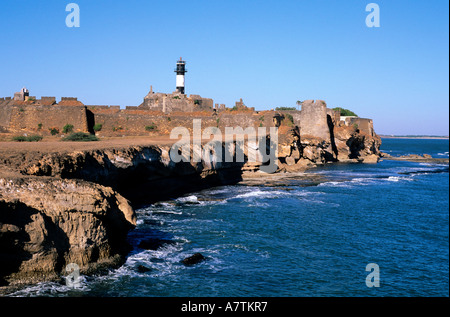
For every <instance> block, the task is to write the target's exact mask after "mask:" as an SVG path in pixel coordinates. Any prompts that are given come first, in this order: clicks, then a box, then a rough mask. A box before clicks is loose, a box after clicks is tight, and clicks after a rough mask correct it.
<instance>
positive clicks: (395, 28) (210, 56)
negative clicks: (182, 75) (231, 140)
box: [0, 0, 449, 135]
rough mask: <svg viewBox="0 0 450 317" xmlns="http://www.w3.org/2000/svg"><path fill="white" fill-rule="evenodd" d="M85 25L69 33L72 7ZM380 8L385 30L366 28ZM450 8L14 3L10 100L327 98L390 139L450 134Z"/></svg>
mask: <svg viewBox="0 0 450 317" xmlns="http://www.w3.org/2000/svg"><path fill="white" fill-rule="evenodd" d="M70 2H75V3H77V4H78V5H79V7H80V27H79V28H68V27H66V25H65V19H66V16H67V15H68V14H69V13H68V12H66V11H65V8H66V5H67V4H68V3H70ZM370 2H375V3H377V4H378V5H379V7H380V22H381V26H380V27H379V28H368V27H367V26H366V24H365V19H366V16H367V15H368V14H369V13H368V12H366V11H365V8H366V5H367V4H368V3H370ZM448 29H449V3H448V1H447V0H433V1H424V0H409V1H402V0H395V1H392V0H389V1H387V0H384V1H372V0H369V1H363V0H339V1H338V0H314V1H310V0H296V1H283V0H277V1H265V0H259V1H256V0H254V1H250V0H226V1H216V0H208V1H203V0H194V1H171V0H168V1H162V0H159V1H137V0H128V1H112V0H108V1H106V0H105V1H101V0H78V1H77V0H75V1H73V0H72V1H70V0H69V1H63V0H46V1H41V0H33V1H31V0H2V1H1V2H0V43H1V47H0V60H1V66H0V74H1V78H0V96H12V95H13V94H14V92H15V91H18V90H19V89H20V88H22V87H23V86H26V87H27V88H28V89H30V94H31V95H35V96H37V97H38V98H39V97H41V96H56V97H57V98H58V99H59V98H60V97H63V96H67V97H71V96H74V97H75V96H76V97H78V98H79V100H81V101H82V102H84V103H85V104H106V105H121V106H137V105H139V104H140V103H141V102H142V99H143V97H144V96H145V95H146V94H147V93H148V91H149V87H150V85H153V89H154V91H158V92H172V91H174V90H175V73H174V72H173V70H174V68H175V63H176V60H177V59H178V58H179V57H180V56H182V57H183V59H184V60H186V62H187V66H186V67H187V69H188V73H187V74H186V93H187V94H199V95H201V96H203V97H209V98H213V99H214V102H215V103H225V104H226V105H227V106H229V107H232V106H233V105H234V102H235V101H237V100H239V98H243V99H244V102H245V104H246V105H247V106H253V107H256V109H258V110H265V109H271V108H275V107H277V106H295V102H296V101H297V100H305V99H322V100H325V101H326V102H327V104H328V106H329V107H335V106H341V107H344V108H349V109H351V110H353V111H355V112H356V113H357V114H358V115H359V116H361V117H368V118H373V119H374V124H375V130H376V131H377V132H378V133H380V134H438V135H448V130H449V119H448V116H449V88H448V86H449V31H448Z"/></svg>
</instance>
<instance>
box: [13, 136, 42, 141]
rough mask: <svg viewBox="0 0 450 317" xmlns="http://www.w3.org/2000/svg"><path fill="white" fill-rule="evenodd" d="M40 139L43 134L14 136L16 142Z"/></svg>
mask: <svg viewBox="0 0 450 317" xmlns="http://www.w3.org/2000/svg"><path fill="white" fill-rule="evenodd" d="M40 140H42V136H40V135H30V136H23V135H19V136H15V137H13V141H16V142H39V141H40Z"/></svg>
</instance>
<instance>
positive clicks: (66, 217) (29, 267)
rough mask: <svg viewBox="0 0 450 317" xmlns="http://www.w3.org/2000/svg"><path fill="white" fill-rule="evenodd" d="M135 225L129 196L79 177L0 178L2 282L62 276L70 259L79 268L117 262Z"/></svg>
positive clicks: (90, 268) (87, 269)
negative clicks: (77, 178)
mask: <svg viewBox="0 0 450 317" xmlns="http://www.w3.org/2000/svg"><path fill="white" fill-rule="evenodd" d="M135 225H136V215H135V213H134V210H133V209H132V208H131V206H130V205H129V203H128V201H127V200H126V199H125V198H123V197H122V196H121V195H119V194H118V193H116V192H114V191H113V190H112V189H111V188H108V187H104V186H101V185H97V184H93V183H90V182H85V181H80V180H56V179H49V178H33V177H28V178H11V179H5V178H0V262H1V264H0V282H1V283H2V284H3V285H8V284H10V285H15V284H23V283H35V282H39V281H44V280H54V279H58V277H59V276H60V274H62V273H63V272H65V267H66V265H68V264H69V263H75V264H77V265H78V267H79V268H80V272H81V273H85V274H90V273H92V272H95V271H97V270H99V269H101V268H102V267H110V266H118V265H120V264H121V263H122V261H123V260H124V256H125V255H126V254H127V253H128V251H129V246H128V244H127V242H126V236H127V233H128V231H129V230H130V229H132V228H134V227H135Z"/></svg>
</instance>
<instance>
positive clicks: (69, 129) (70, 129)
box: [62, 124, 73, 133]
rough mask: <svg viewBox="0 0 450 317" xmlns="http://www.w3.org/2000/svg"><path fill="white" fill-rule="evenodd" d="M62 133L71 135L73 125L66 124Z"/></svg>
mask: <svg viewBox="0 0 450 317" xmlns="http://www.w3.org/2000/svg"><path fill="white" fill-rule="evenodd" d="M62 131H63V133H71V132H72V131H73V124H66V125H65V126H64V127H63V129H62Z"/></svg>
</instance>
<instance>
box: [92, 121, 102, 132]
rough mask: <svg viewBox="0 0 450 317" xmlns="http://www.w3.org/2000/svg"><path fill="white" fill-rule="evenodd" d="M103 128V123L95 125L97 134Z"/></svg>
mask: <svg viewBox="0 0 450 317" xmlns="http://www.w3.org/2000/svg"><path fill="white" fill-rule="evenodd" d="M102 128H103V125H102V124H101V123H96V124H94V131H95V132H98V131H101V130H102Z"/></svg>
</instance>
